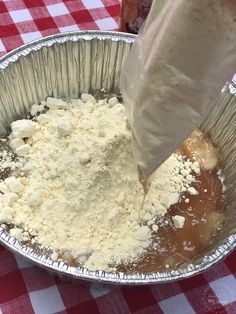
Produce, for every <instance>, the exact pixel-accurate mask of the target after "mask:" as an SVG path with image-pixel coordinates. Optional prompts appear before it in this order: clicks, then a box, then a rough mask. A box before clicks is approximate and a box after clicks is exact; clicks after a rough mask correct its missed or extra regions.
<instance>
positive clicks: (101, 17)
mask: <svg viewBox="0 0 236 314" xmlns="http://www.w3.org/2000/svg"><path fill="white" fill-rule="evenodd" d="M119 14H120V0H63V1H60V0H5V1H2V0H0V56H1V55H3V54H4V53H6V52H7V51H9V50H12V49H14V48H16V47H18V46H20V45H22V44H25V43H28V42H30V41H32V40H35V39H38V38H40V37H42V36H46V35H52V34H56V33H60V32H67V31H76V30H89V29H90V30H116V29H117V28H118V21H119Z"/></svg>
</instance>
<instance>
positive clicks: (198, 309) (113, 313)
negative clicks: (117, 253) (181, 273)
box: [0, 246, 236, 314]
mask: <svg viewBox="0 0 236 314" xmlns="http://www.w3.org/2000/svg"><path fill="white" fill-rule="evenodd" d="M0 313H3V314H18V313H24V314H31V313H36V314H52V313H70V314H130V313H136V314H159V313H165V314H184V313H185V314H194V313H199V314H210V313H212V314H213V313H216V314H226V313H227V314H234V313H236V253H234V254H231V255H230V256H229V257H228V258H227V259H226V260H225V261H224V262H222V263H220V264H218V265H216V266H214V267H212V268H211V269H210V270H209V271H206V272H205V273H203V274H200V275H198V276H195V277H193V278H190V279H185V280H181V281H179V282H174V283H168V284H160V285H154V286H143V287H113V286H101V285H98V284H93V283H92V284H86V285H84V284H83V283H82V282H81V283H80V284H78V285H72V284H70V283H65V282H62V281H61V280H60V279H58V278H56V277H52V276H51V275H49V274H47V273H46V271H44V270H42V269H40V268H38V267H36V266H33V265H32V264H30V263H28V262H26V261H25V260H24V259H23V258H21V257H18V256H14V255H13V254H12V253H10V252H9V251H8V250H6V249H5V248H3V247H1V246H0Z"/></svg>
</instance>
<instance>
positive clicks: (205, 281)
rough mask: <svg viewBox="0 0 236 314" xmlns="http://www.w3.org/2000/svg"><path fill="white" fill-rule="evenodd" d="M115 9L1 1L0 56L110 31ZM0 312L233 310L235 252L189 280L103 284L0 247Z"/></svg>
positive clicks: (104, 0) (101, 3) (92, 0)
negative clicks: (52, 271) (66, 35)
mask: <svg viewBox="0 0 236 314" xmlns="http://www.w3.org/2000/svg"><path fill="white" fill-rule="evenodd" d="M119 10H120V1H119V0H63V1H61V0H5V1H4V0H0V56H1V55H3V54H5V53H6V52H7V51H10V50H11V49H13V48H16V47H18V46H20V45H22V44H24V43H27V42H30V41H32V40H34V39H37V38H40V37H42V36H45V35H50V34H55V33H58V32H65V31H72V30H84V29H98V30H99V29H101V30H115V29H117V27H118V20H119V18H118V17H119ZM0 88H1V87H0ZM1 313H4V314H18V313H19V314H21V313H23V314H30V313H36V314H52V313H75V314H96V313H98V314H100V313H101V314H129V313H137V314H154V313H155V314H158V313H165V314H192V313H199V314H204V313H216V314H224V313H230V314H234V313H236V252H235V253H233V254H231V255H230V256H229V257H228V258H227V259H226V260H225V261H224V262H222V263H220V264H218V265H216V266H214V267H212V268H211V269H210V270H209V271H206V272H205V273H203V274H200V275H198V276H195V277H193V278H191V279H186V280H181V281H179V282H175V283H168V284H161V285H154V286H143V287H118V288H117V287H112V286H110V287H109V288H107V287H101V286H98V285H96V284H90V286H74V285H71V284H69V283H64V282H61V281H60V280H59V279H58V278H54V277H52V276H50V275H48V274H47V273H46V272H45V271H44V270H41V269H39V268H38V267H36V266H33V265H31V264H29V263H28V262H26V261H25V260H23V259H22V258H20V257H16V256H14V255H13V254H12V253H10V252H9V251H7V250H6V249H5V248H3V247H2V246H0V314H1Z"/></svg>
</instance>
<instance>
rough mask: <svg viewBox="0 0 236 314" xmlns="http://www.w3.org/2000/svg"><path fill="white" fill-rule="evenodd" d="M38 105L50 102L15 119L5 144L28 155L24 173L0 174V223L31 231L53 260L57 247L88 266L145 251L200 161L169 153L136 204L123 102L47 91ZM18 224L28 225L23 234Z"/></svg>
mask: <svg viewBox="0 0 236 314" xmlns="http://www.w3.org/2000/svg"><path fill="white" fill-rule="evenodd" d="M40 106H42V108H45V106H46V107H47V108H49V110H48V111H47V112H46V113H42V114H40V115H39V116H36V117H35V118H34V121H30V120H18V121H15V122H13V123H12V133H11V135H10V145H11V146H12V148H13V150H14V151H15V152H16V153H17V154H19V155H20V156H25V157H24V164H22V165H21V170H22V173H23V174H25V175H24V176H23V177H19V175H17V174H15V176H14V175H11V177H10V178H8V179H6V180H5V181H3V182H0V191H1V192H2V193H4V194H3V195H0V202H1V204H2V209H1V211H0V223H9V222H10V223H13V224H15V225H16V226H18V228H17V229H16V228H14V229H11V231H10V233H11V235H13V236H15V237H17V238H18V239H21V240H24V239H27V238H28V234H29V235H33V236H34V238H33V239H32V243H38V244H39V245H40V246H41V247H42V248H50V249H51V250H52V251H53V252H54V253H52V255H51V258H52V260H57V259H58V253H55V252H62V253H63V252H65V253H66V252H70V254H71V256H72V257H73V259H75V260H76V261H77V262H79V263H80V265H82V266H84V267H86V268H88V269H90V270H98V269H100V270H106V271H113V270H114V269H116V265H119V264H120V263H125V262H128V261H129V260H131V259H134V258H137V257H138V256H139V255H140V254H142V253H144V252H145V249H146V248H148V246H150V244H151V241H152V240H151V234H152V232H153V231H154V232H157V231H158V225H157V218H158V221H161V219H162V220H163V219H164V216H165V214H166V213H167V210H168V209H169V207H170V206H171V205H173V204H175V203H177V202H178V201H179V200H180V197H181V193H182V192H183V191H186V190H187V191H188V192H189V193H190V194H193V193H195V191H196V190H195V191H193V190H192V188H191V183H192V182H193V181H194V180H195V174H196V173H199V165H198V163H196V162H194V163H192V162H190V161H189V160H185V159H184V157H182V156H179V155H177V154H173V155H172V156H171V157H170V158H169V159H168V160H167V161H166V162H165V163H164V164H163V165H161V167H160V168H159V169H158V170H157V171H156V174H155V177H154V179H153V182H152V184H151V187H150V190H149V193H148V195H147V197H146V199H145V203H144V206H143V208H142V210H141V209H140V208H141V201H142V197H143V189H142V187H141V185H140V184H139V181H138V177H137V171H136V164H135V161H134V157H133V153H132V144H131V132H130V130H129V129H128V128H127V122H126V121H127V119H126V114H125V110H124V107H123V105H122V104H120V103H119V102H118V100H117V99H116V98H111V99H110V100H108V101H106V100H102V101H101V100H100V101H99V102H96V100H95V98H94V97H93V96H92V95H89V94H83V95H82V100H72V101H71V103H66V102H64V101H63V100H58V99H54V98H48V99H47V101H46V102H43V103H42V105H40ZM40 106H38V107H33V109H32V110H31V114H32V113H35V114H38V113H39V112H40V110H39V108H41V107H40ZM41 111H42V110H41ZM22 139H23V140H24V144H22ZM5 159H6V158H5ZM11 163H12V161H11ZM0 165H1V167H2V165H3V164H2V163H1V164H0ZM19 227H21V228H23V229H24V230H27V232H28V233H27V234H24V235H22V236H21V234H20V231H19V230H20V229H19Z"/></svg>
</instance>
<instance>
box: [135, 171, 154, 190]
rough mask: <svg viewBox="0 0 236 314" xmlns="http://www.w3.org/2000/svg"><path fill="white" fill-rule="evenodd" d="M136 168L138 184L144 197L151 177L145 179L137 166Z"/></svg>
mask: <svg viewBox="0 0 236 314" xmlns="http://www.w3.org/2000/svg"><path fill="white" fill-rule="evenodd" d="M137 168H138V179H139V182H140V184H141V185H142V187H143V191H144V194H145V195H146V194H147V193H148V190H149V187H150V185H151V177H152V176H149V177H146V176H145V175H144V173H143V171H142V169H141V167H140V166H139V165H138V166H137Z"/></svg>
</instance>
